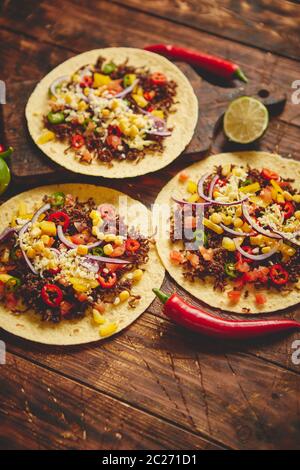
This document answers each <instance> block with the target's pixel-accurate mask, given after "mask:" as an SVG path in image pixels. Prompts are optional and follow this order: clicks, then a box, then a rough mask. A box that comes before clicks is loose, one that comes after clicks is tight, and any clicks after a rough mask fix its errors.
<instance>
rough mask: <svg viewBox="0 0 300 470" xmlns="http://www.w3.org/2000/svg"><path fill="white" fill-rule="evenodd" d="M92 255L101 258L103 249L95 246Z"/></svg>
mask: <svg viewBox="0 0 300 470" xmlns="http://www.w3.org/2000/svg"><path fill="white" fill-rule="evenodd" d="M92 253H93V255H94V256H103V254H104V252H103V248H101V246H97V247H96V248H93V249H92Z"/></svg>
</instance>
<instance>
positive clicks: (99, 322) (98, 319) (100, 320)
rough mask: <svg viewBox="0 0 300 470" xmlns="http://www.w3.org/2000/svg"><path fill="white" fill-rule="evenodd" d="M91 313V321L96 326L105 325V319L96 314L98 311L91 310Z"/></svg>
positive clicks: (98, 313)
mask: <svg viewBox="0 0 300 470" xmlns="http://www.w3.org/2000/svg"><path fill="white" fill-rule="evenodd" d="M92 313H93V320H94V322H95V323H97V325H103V323H105V318H103V316H102V315H101V313H100V312H98V310H96V309H95V308H93V310H92Z"/></svg>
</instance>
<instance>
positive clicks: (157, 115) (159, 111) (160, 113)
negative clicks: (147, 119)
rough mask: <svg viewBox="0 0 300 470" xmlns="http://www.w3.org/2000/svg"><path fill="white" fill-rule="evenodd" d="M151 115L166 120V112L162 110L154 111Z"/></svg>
mask: <svg viewBox="0 0 300 470" xmlns="http://www.w3.org/2000/svg"><path fill="white" fill-rule="evenodd" d="M151 114H153V116H155V117H158V118H159V119H164V117H165V115H164V112H163V111H162V110H161V109H154V111H151Z"/></svg>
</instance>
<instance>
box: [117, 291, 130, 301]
mask: <svg viewBox="0 0 300 470" xmlns="http://www.w3.org/2000/svg"><path fill="white" fill-rule="evenodd" d="M129 296H130V294H129V292H128V290H122V292H120V294H119V299H120V300H121V302H125V301H126V300H128V299H129Z"/></svg>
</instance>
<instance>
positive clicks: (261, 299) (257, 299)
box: [255, 294, 267, 305]
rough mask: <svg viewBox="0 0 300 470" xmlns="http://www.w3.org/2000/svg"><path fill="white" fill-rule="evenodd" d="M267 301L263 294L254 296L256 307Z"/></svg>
mask: <svg viewBox="0 0 300 470" xmlns="http://www.w3.org/2000/svg"><path fill="white" fill-rule="evenodd" d="M266 301H267V298H266V296H265V295H264V294H255V302H256V303H257V305H264V304H265V303H266Z"/></svg>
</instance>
